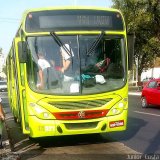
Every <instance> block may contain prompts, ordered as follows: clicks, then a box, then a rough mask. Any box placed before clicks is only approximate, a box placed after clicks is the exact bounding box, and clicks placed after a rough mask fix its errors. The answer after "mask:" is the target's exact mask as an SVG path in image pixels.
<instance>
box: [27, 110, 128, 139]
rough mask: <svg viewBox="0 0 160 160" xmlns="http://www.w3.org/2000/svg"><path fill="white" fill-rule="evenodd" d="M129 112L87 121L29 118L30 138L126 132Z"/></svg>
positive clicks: (124, 111) (125, 111)
mask: <svg viewBox="0 0 160 160" xmlns="http://www.w3.org/2000/svg"><path fill="white" fill-rule="evenodd" d="M126 117H127V110H123V112H122V113H121V114H119V115H114V116H109V117H103V118H97V119H85V120H42V119H39V118H37V117H36V116H30V117H29V124H30V137H46V136H61V135H75V134H91V133H103V132H112V131H123V130H126V125H127V118H126Z"/></svg>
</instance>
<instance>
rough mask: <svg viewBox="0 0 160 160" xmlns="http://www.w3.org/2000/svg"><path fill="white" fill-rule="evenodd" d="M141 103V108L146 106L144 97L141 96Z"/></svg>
mask: <svg viewBox="0 0 160 160" xmlns="http://www.w3.org/2000/svg"><path fill="white" fill-rule="evenodd" d="M141 105H142V108H147V107H148V103H147V100H146V97H142V98H141Z"/></svg>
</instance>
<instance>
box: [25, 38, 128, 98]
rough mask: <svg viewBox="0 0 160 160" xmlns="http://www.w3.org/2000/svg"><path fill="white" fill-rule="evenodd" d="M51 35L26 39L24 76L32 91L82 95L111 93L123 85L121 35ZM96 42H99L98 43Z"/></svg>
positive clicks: (124, 74) (123, 64)
mask: <svg viewBox="0 0 160 160" xmlns="http://www.w3.org/2000/svg"><path fill="white" fill-rule="evenodd" d="M56 37H58V39H59V40H60V42H61V43H58V42H57V39H55V38H54V37H53V36H52V35H50V36H35V37H34V36H32V37H28V38H27V43H28V62H27V74H28V82H29V86H30V88H31V89H32V90H34V91H36V92H40V93H45V94H57V95H71V94H73V95H84V94H97V93H104V92H108V91H114V90H117V89H120V88H122V87H123V86H124V85H125V83H126V74H127V73H126V53H125V52H126V50H125V48H124V46H125V44H124V43H125V40H124V38H123V37H122V36H111V35H103V36H101V38H100V35H65V36H64V35H63V36H62V35H58V36H56ZM98 39H99V40H98Z"/></svg>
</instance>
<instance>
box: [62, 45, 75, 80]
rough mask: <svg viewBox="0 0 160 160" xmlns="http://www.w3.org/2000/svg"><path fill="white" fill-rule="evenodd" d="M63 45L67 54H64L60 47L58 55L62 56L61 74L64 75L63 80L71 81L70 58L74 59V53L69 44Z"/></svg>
mask: <svg viewBox="0 0 160 160" xmlns="http://www.w3.org/2000/svg"><path fill="white" fill-rule="evenodd" d="M64 45H65V47H66V48H67V49H68V51H69V53H68V52H66V51H65V50H64V48H63V47H60V53H61V56H62V68H61V72H62V73H64V80H70V79H73V77H72V76H71V74H72V71H71V69H72V68H71V61H72V58H73V57H74V53H73V51H72V49H71V47H70V46H69V44H64Z"/></svg>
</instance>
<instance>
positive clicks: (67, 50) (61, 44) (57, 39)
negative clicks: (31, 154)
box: [50, 32, 72, 58]
mask: <svg viewBox="0 0 160 160" xmlns="http://www.w3.org/2000/svg"><path fill="white" fill-rule="evenodd" d="M50 35H51V36H52V37H53V38H54V40H55V42H56V43H57V44H58V45H59V46H60V47H62V48H63V49H64V50H65V51H66V53H67V54H68V55H69V56H71V58H72V53H71V49H70V50H69V49H68V48H67V47H66V45H65V44H64V43H63V42H62V41H61V40H60V38H59V37H58V36H57V35H56V33H55V32H50ZM69 48H70V46H69Z"/></svg>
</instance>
